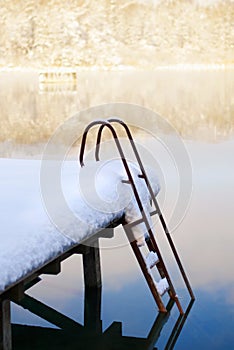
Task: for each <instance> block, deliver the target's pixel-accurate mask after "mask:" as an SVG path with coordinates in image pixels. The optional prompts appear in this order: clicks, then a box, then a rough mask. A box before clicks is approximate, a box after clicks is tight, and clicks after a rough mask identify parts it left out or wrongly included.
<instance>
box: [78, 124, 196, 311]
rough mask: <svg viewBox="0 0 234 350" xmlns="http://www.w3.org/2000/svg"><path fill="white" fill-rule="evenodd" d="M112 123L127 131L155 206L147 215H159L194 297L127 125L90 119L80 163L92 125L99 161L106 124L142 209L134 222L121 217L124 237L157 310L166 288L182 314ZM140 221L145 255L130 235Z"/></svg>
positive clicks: (81, 150)
mask: <svg viewBox="0 0 234 350" xmlns="http://www.w3.org/2000/svg"><path fill="white" fill-rule="evenodd" d="M113 124H118V125H121V126H122V127H123V128H124V130H125V132H126V135H127V137H128V140H129V142H130V145H131V147H132V150H133V153H134V155H135V158H136V161H137V163H138V166H139V169H140V171H141V173H140V174H139V175H138V176H139V178H141V179H142V180H143V181H145V183H146V186H147V188H148V191H149V194H150V198H151V201H152V204H153V206H154V210H152V211H151V213H150V215H151V216H153V215H158V217H159V220H160V223H161V225H162V228H163V230H164V233H165V235H166V238H167V240H168V243H169V245H170V247H171V250H172V253H173V255H174V257H175V260H176V262H177V265H178V267H179V270H180V272H181V275H182V277H183V280H184V282H185V285H186V287H187V289H188V292H189V295H190V297H191V299H192V300H194V299H195V297H194V294H193V291H192V288H191V285H190V283H189V280H188V278H187V276H186V273H185V270H184V268H183V265H182V263H181V260H180V257H179V255H178V253H177V250H176V247H175V245H174V242H173V240H172V237H171V235H170V232H169V230H168V227H167V225H166V222H165V220H164V218H163V215H162V212H161V210H160V208H159V205H158V202H157V200H156V197H155V195H154V191H153V189H152V186H151V184H150V182H149V179H148V177H147V175H146V172H145V169H144V166H143V163H142V161H141V158H140V155H139V153H138V151H137V148H136V145H135V142H134V140H133V137H132V134H131V132H130V130H129V128H128V126H127V125H126V124H125V123H124V122H123V121H122V120H120V119H118V118H109V119H107V120H95V121H93V122H91V123H90V124H89V125H88V126H87V127H86V128H85V130H84V133H83V137H82V141H81V148H80V159H79V160H80V164H81V166H82V167H83V166H84V151H85V145H86V139H87V135H88V132H89V130H90V129H91V128H92V127H94V126H99V129H98V133H97V141H96V149H95V158H96V161H99V160H100V158H99V151H100V144H101V138H102V131H103V129H104V128H108V129H109V130H110V131H111V133H112V136H113V139H114V141H115V144H116V146H117V149H118V152H119V155H120V159H121V161H122V163H123V165H124V168H125V170H126V174H127V177H128V180H127V181H126V180H125V181H124V182H125V183H128V184H129V185H131V187H132V190H133V193H134V196H135V198H136V201H137V204H138V207H139V209H140V212H141V216H142V217H141V218H140V219H138V220H136V221H134V222H131V223H126V222H124V220H123V223H122V224H123V228H124V230H125V232H126V234H127V237H128V239H129V242H130V245H131V247H132V249H133V252H134V254H135V256H136V259H137V261H138V263H139V265H140V267H141V270H142V272H143V274H144V277H145V279H146V281H147V284H148V286H149V288H150V290H151V293H152V295H153V297H154V299H155V302H156V304H157V306H158V309H159V311H160V312H167V309H166V307H165V305H164V303H163V301H162V295H163V294H164V293H165V292H168V294H169V296H170V298H172V299H173V300H174V301H175V303H176V305H177V307H178V309H179V312H180V313H181V314H183V313H184V312H183V309H182V306H181V304H180V301H179V299H178V296H177V294H176V291H175V288H174V286H173V284H172V280H171V277H170V275H169V273H168V270H167V267H166V265H165V263H164V260H163V257H162V254H161V252H160V249H159V246H158V244H157V242H156V240H155V237H154V233H153V231H152V228H151V226H150V223H149V220H148V218H147V215H146V212H145V209H144V206H143V204H142V201H141V198H140V196H139V193H138V190H137V187H136V184H135V182H134V179H133V176H132V174H131V171H130V168H129V165H128V162H127V159H126V157H125V155H124V151H123V148H122V146H121V143H120V141H119V138H118V135H117V132H116V130H115V128H114V126H113ZM140 223H144V224H145V226H146V228H147V231H148V237H147V238H146V245H147V247H148V250H149V254H148V255H147V256H146V257H144V256H143V254H142V252H141V250H140V248H139V246H138V244H137V241H136V240H132V237H133V234H132V229H133V227H134V226H136V225H138V224H140ZM154 267H156V268H157V269H158V272H159V274H160V276H161V280H160V282H159V283H156V282H155V281H154V278H153V276H152V273H151V269H152V268H154Z"/></svg>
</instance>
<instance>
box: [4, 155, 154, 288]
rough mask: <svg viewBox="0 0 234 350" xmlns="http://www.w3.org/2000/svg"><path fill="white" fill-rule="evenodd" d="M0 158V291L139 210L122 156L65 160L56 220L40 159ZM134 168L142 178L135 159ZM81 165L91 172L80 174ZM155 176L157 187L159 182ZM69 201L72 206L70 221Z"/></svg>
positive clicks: (145, 197) (142, 189) (145, 195)
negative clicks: (43, 192)
mask: <svg viewBox="0 0 234 350" xmlns="http://www.w3.org/2000/svg"><path fill="white" fill-rule="evenodd" d="M0 164H1V173H0V193H1V196H0V207H1V211H0V217H1V220H0V222H1V233H0V266H1V269H0V293H1V292H2V291H4V290H6V289H7V288H8V287H9V286H12V285H13V284H14V283H16V282H17V281H18V280H20V279H21V278H22V277H24V276H25V275H27V274H28V273H30V272H31V271H34V270H35V269H38V268H40V267H41V266H43V265H44V264H45V263H46V262H48V261H50V260H52V259H54V258H55V257H56V256H58V255H60V254H63V253H64V252H66V251H67V250H69V249H70V248H72V247H74V246H75V245H77V244H79V243H81V242H83V241H84V240H86V239H88V238H90V237H91V236H93V235H94V234H95V233H97V232H99V231H101V230H102V229H104V228H106V227H108V226H109V225H111V224H113V222H117V221H118V220H120V219H121V217H123V215H124V216H125V220H127V221H128V222H131V221H132V220H134V219H137V218H138V216H139V209H138V207H137V204H136V203H135V201H134V198H133V196H131V193H130V192H129V191H128V187H129V186H128V185H126V184H124V183H122V180H124V179H125V178H126V175H125V173H124V169H123V168H122V166H121V162H120V161H119V160H115V161H107V162H98V163H94V164H95V165H94V166H93V165H91V166H86V167H85V168H82V170H81V171H80V168H79V166H78V164H77V163H76V162H72V161H70V162H66V163H65V165H64V168H63V169H62V177H61V182H62V183H61V187H62V190H63V193H64V198H65V201H64V203H57V202H56V198H55V199H54V208H55V209H56V208H57V209H56V210H57V216H58V221H57V222H52V221H51V218H50V212H47V211H48V208H46V200H45V199H43V198H42V195H41V187H42V186H43V184H41V183H40V161H32V160H30V161H29V160H4V159H2V160H1V161H0ZM96 164H98V167H97V165H96ZM131 169H132V171H133V174H134V173H135V175H136V176H135V177H136V178H137V174H138V173H139V170H138V169H137V168H136V166H135V165H133V164H132V166H131ZM82 171H83V172H85V171H86V172H85V173H84V175H82V176H79V175H80V172H82ZM92 178H93V180H94V182H93V183H92ZM154 179H155V181H154V188H155V192H156V193H157V192H158V191H159V185H158V181H157V178H156V177H155V178H154ZM152 180H153V178H152ZM48 181H50V180H49V179H48ZM137 181H138V184H139V186H138V187H139V191H140V193H141V196H142V200H143V202H144V203H145V205H146V206H149V194H148V192H147V189H146V186H145V185H144V182H143V181H142V180H140V179H139V178H138V180H137ZM81 185H82V187H83V188H81ZM65 204H66V205H67V206H68V207H69V208H70V210H71V211H70V212H69V218H68V219H69V221H68V219H67V217H66V215H67V214H66V213H64V212H65V210H64V208H63V207H64V205H65ZM72 215H73V217H72ZM71 217H72V219H73V220H71ZM53 219H54V214H53ZM66 219H67V220H66ZM61 222H62V224H61ZM60 224H61V227H59V225H60ZM64 232H65V235H64V234H63V233H64ZM136 234H137V233H136ZM142 234H143V232H141V235H140V231H139V235H140V236H142Z"/></svg>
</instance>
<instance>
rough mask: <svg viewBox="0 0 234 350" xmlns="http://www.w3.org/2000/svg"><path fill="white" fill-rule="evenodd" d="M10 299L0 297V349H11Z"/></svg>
mask: <svg viewBox="0 0 234 350" xmlns="http://www.w3.org/2000/svg"><path fill="white" fill-rule="evenodd" d="M11 349H12V339H11V312H10V301H9V300H1V299H0V350H11Z"/></svg>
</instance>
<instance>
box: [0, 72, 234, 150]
mask: <svg viewBox="0 0 234 350" xmlns="http://www.w3.org/2000/svg"><path fill="white" fill-rule="evenodd" d="M233 82H234V70H233V69H231V68H230V69H227V70H217V71H199V70H198V71H186V70H185V71H177V70H174V71H173V70H163V71H154V72H147V71H127V72H78V73H77V80H75V81H74V80H72V81H71V82H69V81H68V82H67V83H64V84H56V83H50V84H41V83H40V81H39V74H38V73H37V72H36V71H35V72H31V73H30V72H23V71H22V72H20V71H19V72H18V73H17V72H15V73H13V72H9V73H7V72H5V73H1V75H0V108H1V112H0V121H1V129H0V142H1V144H0V152H1V155H2V156H15V155H17V153H18V155H21V156H22V155H25V156H26V155H30V154H31V155H33V154H34V155H35V154H40V152H41V150H42V147H43V144H44V142H46V141H47V140H48V138H49V137H50V136H51V135H52V134H53V132H54V131H55V129H56V128H57V127H58V126H59V125H60V124H61V123H63V122H64V120H66V119H67V118H69V117H71V116H72V115H74V114H75V113H77V112H78V111H80V110H82V109H85V108H89V107H91V106H94V105H98V104H103V103H110V102H124V103H134V104H138V105H141V106H143V107H146V108H149V109H152V110H153V111H155V112H157V113H159V114H160V115H162V116H164V117H165V118H167V119H168V121H169V122H170V123H171V124H172V125H173V126H174V127H175V128H176V129H177V130H178V132H179V133H180V135H181V136H182V137H183V138H186V139H198V140H204V141H211V142H217V141H221V140H224V139H227V138H229V137H231V136H232V135H233V131H234V119H233V112H234V110H233V108H234V101H233V95H234V84H233ZM87 118H88V117H87ZM126 118H127V119H128V122H132V123H133V124H134V123H136V121H135V119H134V116H126ZM91 119H92V116H90V120H79V121H78V122H77V125H76V128H77V133H78V134H79V133H81V132H82V130H83V128H84V126H85V125H87V124H88V123H89V122H90V121H91ZM145 124H146V125H147V128H148V129H149V130H151V128H153V127H154V120H145ZM25 144H30V145H31V146H30V148H29V149H27V147H26V146H25ZM38 144H39V145H40V144H41V147H40V146H39V145H38Z"/></svg>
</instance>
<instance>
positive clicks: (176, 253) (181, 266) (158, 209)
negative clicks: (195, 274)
mask: <svg viewBox="0 0 234 350" xmlns="http://www.w3.org/2000/svg"><path fill="white" fill-rule="evenodd" d="M107 121H108V122H109V123H118V124H120V125H122V126H123V127H124V129H125V131H126V134H127V136H128V139H129V141H130V143H131V146H132V149H133V152H134V154H135V157H136V159H137V162H138V164H139V167H140V170H141V172H142V174H141V175H140V176H141V177H142V178H143V179H144V180H145V182H146V185H147V187H148V190H149V193H150V196H151V199H152V201H153V203H154V206H155V208H156V211H157V212H158V215H159V219H160V221H161V224H162V226H163V229H164V232H165V234H166V237H167V240H168V243H169V245H170V247H171V250H172V252H173V254H174V257H175V260H176V262H177V264H178V267H179V269H180V272H181V275H182V277H183V279H184V282H185V285H186V286H187V288H188V291H189V294H190V296H191V298H192V299H195V297H194V294H193V291H192V288H191V285H190V282H189V280H188V278H187V275H186V273H185V270H184V268H183V265H182V263H181V260H180V257H179V254H178V252H177V250H176V247H175V245H174V242H173V240H172V237H171V234H170V232H169V229H168V227H167V224H166V222H165V220H164V217H163V215H162V212H161V210H160V208H159V205H158V202H157V200H156V198H155V195H154V191H153V189H152V187H151V185H150V182H149V180H148V177H147V175H146V172H145V169H144V166H143V164H142V161H141V158H140V156H139V153H138V151H137V148H136V145H135V142H134V140H133V137H132V134H131V132H130V130H129V127H128V126H127V124H126V123H125V122H124V121H123V120H121V119H119V118H109V119H107ZM104 127H105V125H104V124H103V125H102V126H101V127H100V128H99V130H98V135H97V142H96V151H95V156H96V160H99V151H100V143H101V136H102V131H103V129H104Z"/></svg>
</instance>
